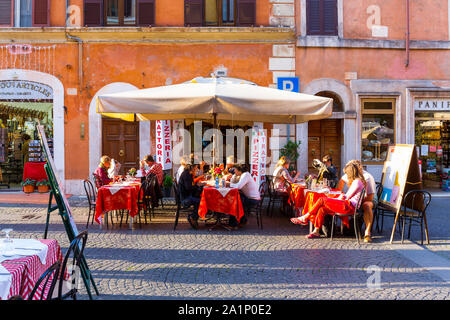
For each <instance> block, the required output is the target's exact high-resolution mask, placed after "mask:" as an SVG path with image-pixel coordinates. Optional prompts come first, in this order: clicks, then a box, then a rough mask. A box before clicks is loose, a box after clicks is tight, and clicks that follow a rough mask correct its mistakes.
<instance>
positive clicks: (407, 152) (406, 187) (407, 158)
mask: <svg viewBox="0 0 450 320" xmlns="http://www.w3.org/2000/svg"><path fill="white" fill-rule="evenodd" d="M388 150H389V151H388V154H387V157H386V161H385V162H384V167H383V175H382V181H381V184H382V185H383V188H384V186H385V183H386V179H388V178H389V177H387V176H386V172H387V169H388V166H389V165H390V163H391V162H395V164H396V165H397V166H398V168H399V169H401V170H402V171H403V174H404V175H403V176H404V177H406V178H404V179H401V178H399V181H398V183H399V188H400V190H399V194H398V198H397V200H396V201H395V203H390V202H388V201H385V200H383V195H384V191H383V194H382V198H381V199H379V201H381V202H382V203H383V204H385V205H387V206H388V207H390V208H391V209H392V211H393V212H395V219H394V226H393V227H392V232H391V238H390V243H391V244H392V241H393V239H394V234H395V229H396V227H397V222H398V218H399V216H400V214H401V210H402V203H403V197H404V196H405V195H406V194H407V193H408V192H409V191H412V190H420V189H422V179H421V174H420V169H419V162H418V157H417V151H416V147H415V145H408V144H397V145H394V146H389V148H388ZM395 152H400V153H401V154H402V156H403V157H402V158H401V160H403V162H402V163H400V165H399V163H398V162H397V161H396V160H394V161H392V158H394V157H393V154H394V153H395ZM403 165H405V166H403ZM396 174H398V175H400V173H399V171H396ZM400 176H402V175H400ZM406 206H407V207H413V206H409V205H408V204H406ZM427 237H428V235H427Z"/></svg>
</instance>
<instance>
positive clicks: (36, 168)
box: [23, 162, 48, 181]
mask: <svg viewBox="0 0 450 320" xmlns="http://www.w3.org/2000/svg"><path fill="white" fill-rule="evenodd" d="M44 165H45V162H25V164H24V166H23V181H25V180H26V179H27V178H29V179H32V180H36V181H39V180H42V179H46V180H47V179H48V178H47V173H45V168H44Z"/></svg>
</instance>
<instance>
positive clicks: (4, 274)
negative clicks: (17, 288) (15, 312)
mask: <svg viewBox="0 0 450 320" xmlns="http://www.w3.org/2000/svg"><path fill="white" fill-rule="evenodd" d="M11 282H12V274H11V273H10V272H9V271H8V270H6V268H5V267H4V266H2V265H1V264H0V298H2V300H6V299H7V298H8V293H9V289H10V288H11Z"/></svg>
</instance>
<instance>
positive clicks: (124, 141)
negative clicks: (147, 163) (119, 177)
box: [102, 118, 139, 174]
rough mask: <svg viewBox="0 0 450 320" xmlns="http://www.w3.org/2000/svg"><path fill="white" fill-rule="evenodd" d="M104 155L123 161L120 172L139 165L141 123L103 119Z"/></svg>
mask: <svg viewBox="0 0 450 320" xmlns="http://www.w3.org/2000/svg"><path fill="white" fill-rule="evenodd" d="M102 155H107V156H110V157H111V158H113V159H115V160H117V161H119V162H120V163H121V165H122V166H121V168H120V171H119V174H126V172H128V170H130V169H131V168H136V169H137V168H138V166H139V123H138V122H129V121H123V120H118V119H106V118H104V119H102Z"/></svg>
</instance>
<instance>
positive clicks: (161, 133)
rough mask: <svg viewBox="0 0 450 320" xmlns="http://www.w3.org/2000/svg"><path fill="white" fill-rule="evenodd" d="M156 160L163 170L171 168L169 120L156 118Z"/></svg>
mask: <svg viewBox="0 0 450 320" xmlns="http://www.w3.org/2000/svg"><path fill="white" fill-rule="evenodd" d="M156 162H158V163H159V164H160V165H161V166H162V168H163V170H168V169H172V143H171V130H170V120H156Z"/></svg>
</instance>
